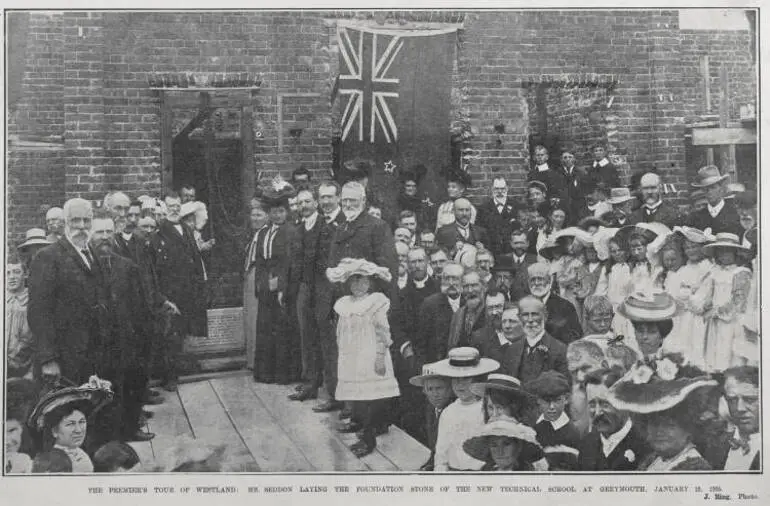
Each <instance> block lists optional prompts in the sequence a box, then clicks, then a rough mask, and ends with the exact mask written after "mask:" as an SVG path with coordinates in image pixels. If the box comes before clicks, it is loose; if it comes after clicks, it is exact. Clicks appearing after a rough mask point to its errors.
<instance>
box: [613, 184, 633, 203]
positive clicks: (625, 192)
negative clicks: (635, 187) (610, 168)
mask: <svg viewBox="0 0 770 506" xmlns="http://www.w3.org/2000/svg"><path fill="white" fill-rule="evenodd" d="M635 198H636V197H634V196H633V195H631V190H629V189H628V188H625V187H623V188H611V189H610V198H609V199H607V202H609V203H610V204H612V205H613V206H614V205H617V204H623V203H624V202H628V201H629V200H634V199H635Z"/></svg>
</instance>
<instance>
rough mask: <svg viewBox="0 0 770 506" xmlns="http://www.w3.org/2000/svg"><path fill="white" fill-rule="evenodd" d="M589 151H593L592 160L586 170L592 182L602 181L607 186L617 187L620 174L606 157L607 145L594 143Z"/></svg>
mask: <svg viewBox="0 0 770 506" xmlns="http://www.w3.org/2000/svg"><path fill="white" fill-rule="evenodd" d="M591 152H592V153H593V156H594V161H593V163H592V164H591V167H590V168H589V169H588V171H587V174H588V177H589V178H591V179H592V180H593V182H594V183H599V182H601V183H604V185H605V186H606V187H607V188H619V187H620V175H619V174H618V167H617V166H615V165H614V164H613V163H612V162H610V160H609V159H608V158H607V146H606V145H605V144H604V143H601V142H599V143H596V144H594V146H593V148H591Z"/></svg>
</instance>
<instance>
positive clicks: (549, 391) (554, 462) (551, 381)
mask: <svg viewBox="0 0 770 506" xmlns="http://www.w3.org/2000/svg"><path fill="white" fill-rule="evenodd" d="M524 389H525V390H526V391H528V392H529V393H531V394H532V395H534V396H535V397H537V404H538V408H539V411H540V416H539V417H538V418H537V421H536V423H535V432H537V442H538V443H540V446H542V447H543V451H544V452H545V458H546V460H548V469H549V470H550V471H574V470H577V469H578V461H577V457H578V448H579V446H580V432H579V431H578V429H577V427H576V426H575V424H574V423H572V421H570V418H569V416H568V415H567V413H566V412H565V408H566V407H567V405H568V403H569V400H570V390H571V389H570V385H569V380H567V378H566V377H565V376H564V375H563V374H561V373H558V372H556V371H545V372H543V373H542V374H540V376H538V377H537V378H536V379H534V380H532V381H529V382H527V383H526V384H525V385H524Z"/></svg>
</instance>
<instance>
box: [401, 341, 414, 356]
mask: <svg viewBox="0 0 770 506" xmlns="http://www.w3.org/2000/svg"><path fill="white" fill-rule="evenodd" d="M401 356H402V357H404V358H409V357H413V356H414V350H413V349H412V343H409V344H407V345H406V346H404V349H403V350H402V351H401Z"/></svg>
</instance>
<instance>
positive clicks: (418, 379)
mask: <svg viewBox="0 0 770 506" xmlns="http://www.w3.org/2000/svg"><path fill="white" fill-rule="evenodd" d="M433 366H434V364H425V365H423V366H422V373H421V374H419V375H417V376H412V377H411V378H409V383H411V384H412V385H414V386H416V387H422V386H423V385H424V384H425V380H429V379H432V378H446V376H442V375H440V374H436V372H435V370H434V369H433Z"/></svg>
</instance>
